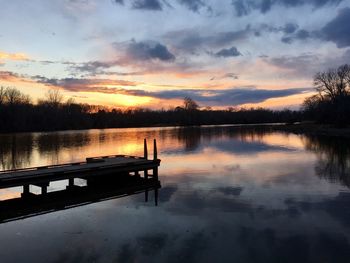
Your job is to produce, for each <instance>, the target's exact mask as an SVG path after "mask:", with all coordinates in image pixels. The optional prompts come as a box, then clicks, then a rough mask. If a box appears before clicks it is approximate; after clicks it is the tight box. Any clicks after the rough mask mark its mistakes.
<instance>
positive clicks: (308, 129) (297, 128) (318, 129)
mask: <svg viewBox="0 0 350 263" xmlns="http://www.w3.org/2000/svg"><path fill="white" fill-rule="evenodd" d="M269 128H270V129H271V130H274V131H284V132H291V133H295V134H306V135H315V136H330V137H347V138H350V128H336V127H334V126H331V125H324V124H314V123H296V124H283V125H271V126H269Z"/></svg>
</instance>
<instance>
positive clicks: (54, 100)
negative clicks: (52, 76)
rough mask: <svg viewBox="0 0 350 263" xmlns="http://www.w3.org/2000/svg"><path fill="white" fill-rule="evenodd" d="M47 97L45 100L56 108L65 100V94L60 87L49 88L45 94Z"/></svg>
mask: <svg viewBox="0 0 350 263" xmlns="http://www.w3.org/2000/svg"><path fill="white" fill-rule="evenodd" d="M45 98H46V100H45V102H46V103H47V104H48V105H50V106H52V107H54V108H58V106H59V105H60V104H61V103H62V101H63V95H62V94H61V92H60V90H59V89H50V90H48V92H47V93H46V94H45Z"/></svg>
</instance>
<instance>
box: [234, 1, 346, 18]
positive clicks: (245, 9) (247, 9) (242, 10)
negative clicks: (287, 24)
mask: <svg viewBox="0 0 350 263" xmlns="http://www.w3.org/2000/svg"><path fill="white" fill-rule="evenodd" d="M342 1H343V0H232V5H233V7H234V9H235V11H236V14H237V16H245V15H249V14H250V13H251V12H252V11H255V10H257V11H259V12H261V13H262V14H265V13H267V12H268V11H270V10H271V9H272V8H273V7H274V6H283V7H286V8H288V7H298V6H303V5H310V6H312V7H313V8H320V7H323V6H325V5H338V4H339V3H340V2H342Z"/></svg>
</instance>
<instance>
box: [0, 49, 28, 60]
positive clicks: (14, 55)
mask: <svg viewBox="0 0 350 263" xmlns="http://www.w3.org/2000/svg"><path fill="white" fill-rule="evenodd" d="M0 59H6V60H30V59H29V57H28V56H27V55H26V54H24V53H12V54H11V53H6V52H2V51H0Z"/></svg>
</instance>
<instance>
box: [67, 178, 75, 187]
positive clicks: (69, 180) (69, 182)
mask: <svg viewBox="0 0 350 263" xmlns="http://www.w3.org/2000/svg"><path fill="white" fill-rule="evenodd" d="M68 186H69V187H72V186H74V178H69V179H68Z"/></svg>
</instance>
